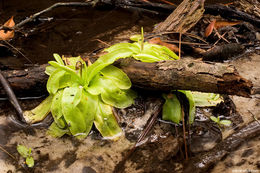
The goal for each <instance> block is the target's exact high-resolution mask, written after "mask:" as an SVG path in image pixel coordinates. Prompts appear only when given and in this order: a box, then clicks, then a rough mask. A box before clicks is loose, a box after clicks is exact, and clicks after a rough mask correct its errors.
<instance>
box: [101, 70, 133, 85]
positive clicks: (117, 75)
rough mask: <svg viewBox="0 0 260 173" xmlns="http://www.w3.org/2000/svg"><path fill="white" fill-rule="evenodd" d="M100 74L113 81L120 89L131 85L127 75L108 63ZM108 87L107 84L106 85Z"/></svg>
mask: <svg viewBox="0 0 260 173" xmlns="http://www.w3.org/2000/svg"><path fill="white" fill-rule="evenodd" d="M101 74H102V75H103V76H104V77H105V78H108V79H110V80H112V81H113V83H114V85H116V86H117V87H119V88H120V89H129V88H130V87H131V85H132V84H131V81H130V79H129V78H128V76H127V75H126V74H125V73H124V72H123V71H122V70H121V69H119V68H117V67H115V66H113V65H109V66H107V67H105V68H104V69H103V70H102V71H101ZM106 87H108V86H106Z"/></svg>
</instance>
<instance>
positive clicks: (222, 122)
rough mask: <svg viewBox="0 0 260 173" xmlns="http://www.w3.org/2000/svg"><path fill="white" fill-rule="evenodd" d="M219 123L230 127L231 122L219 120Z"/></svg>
mask: <svg viewBox="0 0 260 173" xmlns="http://www.w3.org/2000/svg"><path fill="white" fill-rule="evenodd" d="M219 123H220V124H222V125H224V126H230V125H231V123H232V122H231V121H230V120H220V122H219Z"/></svg>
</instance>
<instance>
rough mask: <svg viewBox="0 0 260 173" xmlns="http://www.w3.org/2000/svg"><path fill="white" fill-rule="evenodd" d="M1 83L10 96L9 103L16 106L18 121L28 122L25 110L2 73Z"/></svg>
mask: <svg viewBox="0 0 260 173" xmlns="http://www.w3.org/2000/svg"><path fill="white" fill-rule="evenodd" d="M0 82H1V84H2V86H3V88H4V90H5V92H6V94H7V96H8V99H9V101H10V102H11V103H12V105H13V106H14V108H15V110H16V111H17V114H18V117H19V118H18V119H19V120H21V121H22V122H26V121H25V119H24V117H23V110H22V108H21V106H20V104H19V102H18V100H17V98H16V96H15V94H14V92H13V90H12V88H11V86H10V85H9V83H8V81H7V80H6V79H5V77H4V76H3V75H2V73H1V71H0Z"/></svg>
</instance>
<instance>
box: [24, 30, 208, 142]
mask: <svg viewBox="0 0 260 173" xmlns="http://www.w3.org/2000/svg"><path fill="white" fill-rule="evenodd" d="M132 40H133V41H134V42H133V43H118V44H115V45H113V46H111V47H109V48H107V49H105V50H104V51H105V52H106V54H104V55H102V56H100V57H99V58H98V59H97V60H96V61H95V62H94V63H93V64H92V65H90V66H87V65H86V63H85V62H84V61H83V60H82V59H81V58H80V57H71V58H63V59H62V58H61V57H60V56H59V55H58V54H54V58H55V60H56V61H50V62H49V64H50V66H48V67H46V71H45V72H46V74H48V75H49V79H48V82H47V90H48V92H49V96H48V97H47V98H46V99H45V100H44V101H43V102H42V103H41V104H40V105H38V106H37V107H36V108H34V109H33V110H30V111H26V112H25V113H24V117H25V119H26V121H27V122H29V123H35V122H38V121H41V120H43V119H44V118H45V117H46V116H47V114H48V113H49V112H51V114H52V116H53V118H54V122H53V123H52V125H51V126H50V127H49V134H51V135H53V136H55V137H61V136H63V135H64V134H69V135H73V136H76V137H79V138H83V137H86V136H87V135H88V133H89V132H90V130H91V128H92V125H93V124H94V125H95V127H96V128H97V129H98V130H99V132H100V133H101V134H102V136H103V137H105V138H110V139H111V138H115V137H117V136H119V135H120V134H121V128H120V127H119V125H118V123H117V121H116V119H115V117H114V115H113V111H112V107H116V108H125V107H128V106H130V105H131V104H132V103H133V102H134V98H135V97H136V93H135V92H134V91H132V90H131V89H130V88H131V85H132V84H131V81H130V79H129V78H128V76H127V75H126V74H125V73H124V72H123V71H122V70H120V69H118V68H117V67H115V66H113V65H111V64H112V63H114V62H115V61H116V60H118V59H120V58H127V57H130V58H134V59H136V60H139V61H142V62H157V61H162V60H177V59H179V57H178V56H177V55H176V54H175V53H174V52H172V51H171V50H170V49H168V48H167V47H165V46H160V45H156V44H150V43H148V42H145V41H144V35H143V29H141V35H138V36H134V37H132ZM178 92H182V93H183V94H185V95H186V97H187V99H188V101H189V122H190V123H192V122H193V121H194V117H195V103H196V99H195V98H194V97H193V94H192V93H191V91H183V90H179V91H178ZM163 96H164V98H165V99H166V102H165V104H164V106H163V119H165V120H170V121H173V122H175V123H179V122H180V120H181V111H180V110H181V106H180V102H179V100H178V99H177V97H176V95H175V94H174V93H172V92H171V93H170V95H166V94H164V95H163ZM201 102H202V103H205V102H203V101H201Z"/></svg>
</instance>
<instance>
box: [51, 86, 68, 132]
mask: <svg viewBox="0 0 260 173" xmlns="http://www.w3.org/2000/svg"><path fill="white" fill-rule="evenodd" d="M62 95H63V90H60V91H58V92H57V93H56V94H55V95H54V97H53V100H52V105H51V114H52V117H53V119H54V121H55V123H56V125H57V126H58V127H59V128H65V127H66V122H65V120H64V118H63V117H62V116H63V113H62V107H61V99H62Z"/></svg>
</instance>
